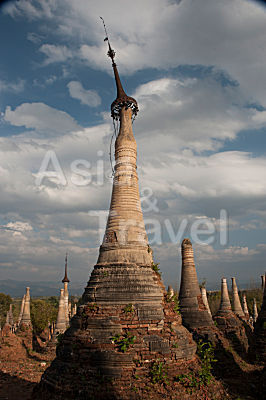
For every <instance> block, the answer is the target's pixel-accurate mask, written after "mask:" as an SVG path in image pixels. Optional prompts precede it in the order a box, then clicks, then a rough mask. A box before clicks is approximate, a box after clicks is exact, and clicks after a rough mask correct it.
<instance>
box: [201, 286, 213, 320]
mask: <svg viewBox="0 0 266 400" xmlns="http://www.w3.org/2000/svg"><path fill="white" fill-rule="evenodd" d="M200 291H201V297H202V301H203V304H204V305H205V307H206V309H207V311H208V313H209V314H210V316H211V315H212V313H211V309H210V306H209V302H208V298H207V291H206V288H205V287H204V286H202V287H201V288H200Z"/></svg>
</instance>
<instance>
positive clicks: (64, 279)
mask: <svg viewBox="0 0 266 400" xmlns="http://www.w3.org/2000/svg"><path fill="white" fill-rule="evenodd" d="M62 282H63V283H65V282H67V283H69V282H70V280H69V279H68V276H67V253H66V258H65V276H64V278H63V279H62Z"/></svg>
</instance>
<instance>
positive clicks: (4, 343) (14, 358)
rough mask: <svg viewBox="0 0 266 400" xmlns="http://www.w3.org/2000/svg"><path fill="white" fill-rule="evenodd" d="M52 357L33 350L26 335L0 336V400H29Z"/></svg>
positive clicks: (52, 354)
mask: <svg viewBox="0 0 266 400" xmlns="http://www.w3.org/2000/svg"><path fill="white" fill-rule="evenodd" d="M54 357H55V352H51V353H49V354H40V353H37V352H35V351H33V350H32V345H31V340H30V339H29V337H27V335H24V334H22V335H21V336H17V335H11V336H9V337H3V338H0V400H6V399H8V400H29V399H30V397H31V392H32V389H33V387H34V386H35V384H36V383H37V382H39V381H40V379H41V376H42V373H43V372H44V370H45V369H46V368H47V367H48V366H49V365H50V363H51V361H52V359H53V358H54Z"/></svg>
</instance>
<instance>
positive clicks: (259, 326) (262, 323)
mask: <svg viewBox="0 0 266 400" xmlns="http://www.w3.org/2000/svg"><path fill="white" fill-rule="evenodd" d="M265 277H266V275H265ZM254 336H255V340H254V345H255V351H254V354H256V355H257V357H258V358H259V360H260V361H262V362H264V363H266V287H265V286H264V291H263V300H262V305H261V309H260V312H259V314H258V317H257V320H256V323H255V325H254Z"/></svg>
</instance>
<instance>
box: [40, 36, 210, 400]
mask: <svg viewBox="0 0 266 400" xmlns="http://www.w3.org/2000/svg"><path fill="white" fill-rule="evenodd" d="M105 40H106V41H107V42H108V47H109V51H108V56H109V57H110V58H111V60H112V67H113V71H114V77H115V83H116V88H117V97H116V99H115V101H114V102H113V103H112V105H111V115H112V117H113V119H114V120H117V121H118V123H119V132H118V134H117V137H116V141H115V168H114V178H113V191H112V197H111V204H110V211H109V217H108V220H107V225H106V231H105V235H104V239H103V242H102V245H101V246H100V250H99V257H98V260H97V264H96V265H95V266H94V269H93V271H92V273H91V276H90V279H89V281H88V284H87V286H86V288H85V291H84V294H83V297H82V302H83V304H82V305H80V306H79V307H78V309H77V314H76V315H75V316H74V317H73V318H72V319H71V321H70V328H69V329H67V331H66V332H65V334H64V336H63V338H62V339H61V340H60V344H59V345H58V346H57V357H56V359H55V360H54V361H53V362H52V364H51V366H50V367H49V368H48V369H47V370H46V371H45V373H44V374H43V376H42V379H41V382H40V384H39V385H38V386H37V387H36V389H35V390H34V394H33V398H34V399H42V400H46V399H49V400H50V399H53V400H55V399H56V400H57V399H62V398H64V399H66V400H69V399H85V398H86V399H87V398H88V399H92V398H95V399H97V400H98V399H99V400H103V399H104V400H111V399H112V400H115V399H123V400H129V399H132V398H133V397H132V396H133V395H132V393H133V392H132V387H134V388H135V389H134V390H135V392H136V391H137V392H138V395H139V397H136V398H141V399H146V398H147V399H148V398H150V397H147V396H150V394H148V395H146V394H145V393H144V392H145V386H146V385H148V384H150V383H151V370H152V368H153V367H154V366H156V365H157V364H158V363H159V362H161V363H162V365H163V366H164V365H165V366H166V365H167V374H168V379H169V385H168V387H167V395H168V394H169V396H171V395H173V396H174V395H175V393H176V386H175V385H174V376H176V374H177V373H178V372H179V369H180V368H181V367H182V368H183V370H184V368H186V363H187V364H189V365H190V366H191V363H193V360H194V358H195V352H196V344H195V342H194V341H193V339H192V335H191V334H190V333H189V332H188V330H187V329H186V328H185V327H184V326H182V320H181V316H180V314H179V312H178V309H177V307H176V304H175V302H174V301H167V300H166V299H167V296H166V291H165V288H164V286H163V283H162V281H161V277H160V275H159V274H158V272H156V271H155V270H154V269H155V268H153V267H154V264H153V259H152V251H151V249H150V246H149V244H148V238H147V234H146V231H145V226H144V221H143V215H142V210H141V205H140V196H139V186H138V175H137V165H136V160H137V145H136V141H135V138H134V135H133V130H132V117H135V116H136V115H137V112H138V105H137V102H136V100H135V99H133V98H132V97H129V96H127V94H126V93H125V91H124V89H123V87H122V84H121V81H120V77H119V74H118V70H117V66H116V63H115V61H114V57H115V52H114V50H113V49H112V48H111V45H110V42H109V39H108V37H107V33H106V39H105ZM206 313H207V311H206ZM207 314H208V313H207ZM156 363H157V364H156ZM163 368H164V367H163ZM137 376H141V379H138V378H136V377H137ZM171 379H172V380H171ZM171 382H173V383H172V385H171ZM156 390H157V389H154V393H153V398H154V399H157V398H161V397H160V396H161V394H160V393H161V392H160V393H156ZM160 390H162V388H161V387H160ZM134 398H135V397H134Z"/></svg>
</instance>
